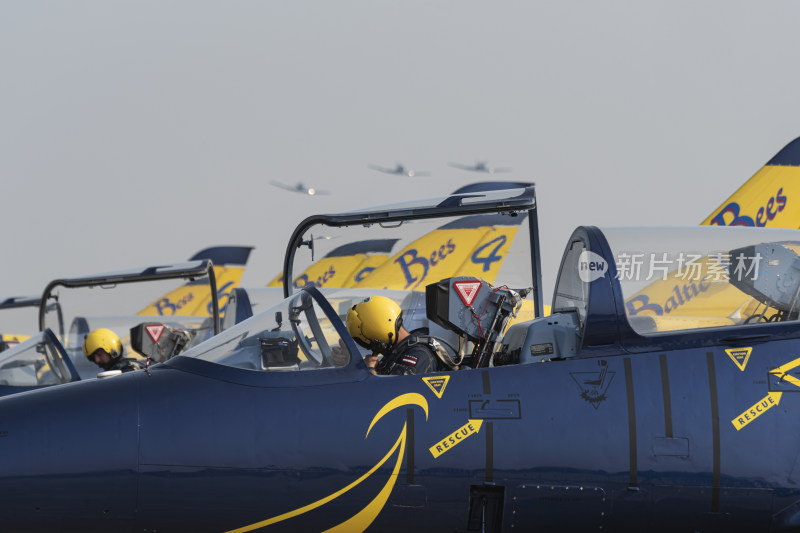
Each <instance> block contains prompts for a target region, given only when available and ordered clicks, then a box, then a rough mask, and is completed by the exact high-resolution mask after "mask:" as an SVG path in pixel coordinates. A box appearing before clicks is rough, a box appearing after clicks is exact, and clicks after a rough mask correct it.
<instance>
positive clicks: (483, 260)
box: [0, 186, 800, 532]
mask: <svg viewBox="0 0 800 533" xmlns="http://www.w3.org/2000/svg"><path fill="white" fill-rule="evenodd" d="M468 215H469V216H484V215H491V216H496V217H500V218H502V217H508V218H512V219H519V217H524V218H522V223H521V224H516V223H515V224H510V225H506V226H503V227H504V228H506V229H504V230H503V231H501V232H493V231H492V228H489V229H487V230H486V232H485V234H484V235H483V236H481V237H480V238H481V239H484V240H485V241H486V242H487V243H489V242H492V244H491V245H487V246H486V247H484V248H482V249H475V248H474V247H470V250H469V253H461V252H460V250H459V248H458V247H457V246H455V245H454V244H453V245H451V246H450V247H448V246H447V242H448V238H446V236H445V235H442V237H443V238H444V240H443V242H442V244H441V245H440V246H438V247H436V248H433V247H432V246H433V245H431V248H430V249H425V250H423V249H415V250H414V252H413V253H412V252H411V251H410V250H407V251H405V252H403V253H404V254H407V255H406V258H405V261H401V262H400V263H398V264H397V267H398V269H400V270H399V272H400V275H401V276H408V278H407V285H408V288H407V289H403V288H402V287H401V288H390V289H382V288H380V287H378V286H377V284H375V285H373V286H369V285H368V286H359V287H336V288H330V289H326V288H325V287H317V286H315V285H311V284H309V285H306V286H305V287H303V288H300V289H298V288H295V287H293V286H292V284H291V283H288V282H286V281H285V282H284V295H285V299H284V300H282V301H280V302H279V303H278V304H276V305H275V306H273V307H270V308H267V309H265V310H263V311H261V312H260V313H258V314H256V315H254V316H252V317H251V318H249V319H247V320H244V321H242V322H240V323H239V324H236V325H234V326H232V327H230V329H227V330H225V331H223V332H222V333H220V334H218V335H216V336H214V337H212V338H211V339H209V340H208V341H206V342H204V343H202V344H198V345H196V346H194V347H193V348H191V349H190V350H188V351H187V352H185V353H182V354H180V355H178V356H176V357H173V358H171V359H169V360H168V361H166V362H164V363H162V364H157V365H154V366H152V367H151V368H150V369H148V370H147V371H145V370H140V371H136V372H130V373H126V374H123V375H121V376H117V377H113V378H110V379H103V380H91V381H81V382H78V383H71V384H67V385H64V386H59V387H50V388H47V389H44V390H39V391H35V392H29V393H26V394H18V395H14V396H8V397H5V398H3V399H0V501H2V502H3V505H2V506H0V523H2V524H3V527H5V528H7V529H8V530H10V531H54V530H57V531H131V532H133V531H137V532H140V531H159V532H170V531H193V532H206V531H209V532H210V531H231V532H245V531H272V530H279V531H314V530H329V531H365V530H371V531H408V530H409V529H413V530H415V531H437V532H438V531H559V532H560V531H661V532H675V531H687V532H694V531H704V532H714V531H716V532H728V531H796V530H797V528H798V525H797V524H800V468H798V466H797V455H798V453H797V441H796V439H797V435H798V431H800V427H799V426H798V417H797V413H796V412H795V411H796V410H797V409H800V404H798V406H795V405H794V403H795V402H796V401H797V400H798V399H800V394H797V393H798V392H800V324H799V323H798V315H800V305H799V302H798V295H799V294H800V231H797V230H778V229H766V228H742V227H714V226H712V227H691V228H677V229H676V228H630V229H626V228H597V227H593V226H581V227H578V228H577V229H576V230H575V231H574V232H573V234H572V236H571V237H570V238H569V240H568V242H567V244H566V247H565V251H564V254H563V257H562V259H561V266H560V269H559V272H558V276H557V281H556V285H555V290H554V293H553V297H552V300H551V303H552V312H551V314H550V315H549V316H541V315H542V312H541V310H542V294H541V283H540V274H539V272H540V258H539V253H538V248H537V243H538V239H537V233H538V219H537V214H536V199H535V193H534V188H533V187H530V186H528V187H521V188H515V189H508V190H500V191H483V192H469V193H459V194H453V195H450V196H448V197H445V198H440V199H435V200H434V201H432V202H417V203H412V204H406V205H398V206H384V207H382V208H380V209H375V210H369V209H365V210H359V211H353V212H348V213H343V214H336V215H316V216H312V217H309V218H308V219H306V220H305V221H303V222H302V223H301V224H300V226H298V228H297V229H296V230H295V232H294V233H293V235H292V238H291V239H290V242H289V243H288V246H287V253H286V257H285V260H284V273H283V279H284V280H293V279H294V278H295V275H293V274H296V273H297V272H301V271H303V269H304V268H306V267H307V265H308V264H309V263H310V262H311V259H310V250H309V249H306V248H308V247H304V246H303V245H302V243H303V242H304V241H308V237H309V235H310V234H311V233H312V232H313V233H317V234H319V233H326V234H327V232H328V231H329V230H333V229H337V228H338V229H346V228H350V229H351V230H353V232H354V233H356V234H357V235H356V237H359V238H360V237H361V236H362V235H361V234H363V233H365V232H366V233H369V234H373V235H374V236H376V237H377V236H378V235H380V236H381V237H382V236H383V232H386V233H385V234H386V236H387V237H388V236H390V235H391V236H392V238H394V235H395V234H396V233H398V232H400V231H403V230H405V231H409V232H410V233H411V234H417V235H424V234H426V233H427V231H426V227H425V225H426V224H430V225H431V226H432V227H434V228H439V229H440V230H441V229H442V228H445V227H446V228H448V229H449V230H451V231H457V232H471V231H475V229H474V228H473V227H471V226H470V227H463V225H460V224H455V225H448V224H447V223H445V224H443V222H445V221H446V220H447V219H462V218H463V217H465V216H468ZM508 227H512V228H514V229H515V230H516V231H515V232H508V231H506V230H507V228H508ZM498 236H499V237H502V239H499V240H495V239H497V238H498ZM500 241H502V242H500ZM410 242H415V241H410ZM419 242H425V243H428V244H429V243H430V239H425V240H424V241H419ZM455 242H456V241H453V243H455ZM506 256H507V257H506ZM501 259H502V260H504V261H503V263H502V264H503V266H502V267H501V268H500V269H499V270H498V271H497V272H494V271H493V270H492V269H491V268H490V267H491V266H492V265H494V264H496V261H497V260H501ZM448 261H452V262H459V264H461V265H462V266H463V271H464V272H468V273H467V274H465V275H460V276H453V277H448V278H444V279H437V278H436V276H435V273H436V272H437V270H436V269H437V267H439V265H441V264H443V263H446V262H448ZM484 267H487V268H486V270H485V272H489V273H492V276H493V279H491V280H487V279H483V278H482V277H481V276H480V275H477V274H478V273H479V272H482V271H484V270H483V268H484ZM495 274H496V275H495ZM366 279H369V278H366ZM375 279H378V278H375ZM380 279H385V278H383V277H381V278H380ZM667 285H669V287H668V288H669V289H670V290H665V287H666V286H667ZM382 291H384V292H382ZM670 292H671V294H670ZM365 294H378V295H381V294H385V295H387V297H390V298H391V299H393V300H394V301H395V302H397V304H398V305H399V306H400V307H401V309H402V310H403V316H404V318H403V323H404V325H407V326H408V327H409V328H416V327H423V326H424V327H427V328H428V330H429V332H430V336H431V337H433V338H437V339H441V341H442V343H441V344H442V346H443V347H444V348H443V352H442V353H437V357H441V358H442V359H443V360H444V359H447V360H448V361H449V362H450V363H451V364H450V366H449V368H451V370H448V371H441V372H434V373H430V374H414V373H408V374H406V375H375V374H372V373H371V372H370V371H369V370H368V368H367V366H366V364H365V362H364V359H363V356H364V355H366V353H367V352H366V351H365V350H364V349H363V348H360V347H359V345H358V344H356V342H355V341H354V339H353V337H352V336H351V335H350V333H349V332H348V329H347V328H346V326H345V322H344V320H343V317H344V316H345V315H346V314H347V310H348V309H350V308H351V307H352V305H353V304H354V303H355V302H358V301H359V300H360V299H361V298H363V297H364V295H365ZM643 297H647V298H648V300H647V303H643V302H644V300H643ZM655 303H657V304H658V307H656V306H654V305H652V306H650V307H646V306H645V305H650V304H655ZM526 308H527V309H526ZM659 311H660V312H659ZM336 347H339V348H340V350H342V349H343V354H344V357H341V356H342V351H339V352H338V353H335V352H336V350H335V348H336Z"/></svg>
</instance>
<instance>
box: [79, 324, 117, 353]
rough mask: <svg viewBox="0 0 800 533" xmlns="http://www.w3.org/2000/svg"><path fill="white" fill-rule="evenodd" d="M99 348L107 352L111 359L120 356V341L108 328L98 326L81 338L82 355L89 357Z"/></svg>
mask: <svg viewBox="0 0 800 533" xmlns="http://www.w3.org/2000/svg"><path fill="white" fill-rule="evenodd" d="M100 348H102V349H103V350H104V351H105V352H106V353H107V354H109V355H110V356H111V359H112V360H113V359H118V358H120V357H122V342H121V341H120V340H119V337H118V336H117V334H116V333H114V332H113V331H111V330H110V329H106V328H98V329H96V330H94V331H92V332H91V333H89V334H88V335H86V338H85V339H83V355H85V356H86V357H88V358H89V359H91V358H92V355H94V352H96V351H97V350H98V349H100Z"/></svg>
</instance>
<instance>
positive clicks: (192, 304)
mask: <svg viewBox="0 0 800 533" xmlns="http://www.w3.org/2000/svg"><path fill="white" fill-rule="evenodd" d="M252 249H253V248H252V247H250V246H217V247H213V248H206V249H205V250H202V251H200V252H198V253H196V254H195V255H194V256H193V257H192V258H191V259H189V260H190V261H196V260H199V259H211V261H212V262H213V263H214V276H215V277H216V280H217V298H218V299H219V309H220V314H222V313H223V312H224V309H225V305H226V304H227V303H228V295H229V294H230V292H231V291H232V290H233V289H234V288H236V287H237V286H238V285H239V281H241V279H242V274H243V273H244V267H245V264H247V259H248V258H249V257H250V251H251V250H252ZM137 314H139V315H150V316H153V315H163V316H172V315H188V316H211V294H210V292H209V286H208V282H207V281H206V280H205V279H203V280H197V281H193V282H190V283H187V284H185V285H182V286H180V287H178V288H177V289H175V290H173V291H171V292H169V293H167V294H165V295H164V296H162V297H161V298H159V299H157V300H156V301H155V302H153V303H152V304H150V305H148V306H147V307H145V308H144V309H142V310H141V311H139V313H137Z"/></svg>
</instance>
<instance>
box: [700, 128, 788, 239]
mask: <svg viewBox="0 0 800 533" xmlns="http://www.w3.org/2000/svg"><path fill="white" fill-rule="evenodd" d="M795 203H796V204H797V205H795ZM701 225H712V226H713V225H716V226H755V227H764V226H769V227H773V228H788V229H797V228H800V138H797V139H795V140H793V141H792V142H790V143H789V144H787V145H786V146H785V147H784V148H783V149H782V150H781V151H780V152H778V153H777V154H776V155H775V157H773V158H772V159H770V160H769V161H768V162H767V164H766V165H764V166H763V167H762V168H761V170H759V171H758V172H756V173H755V174H754V175H753V177H751V178H750V179H749V180H747V181H746V182H745V183H744V185H742V186H741V187H739V189H737V191H736V192H734V193H733V194H732V195H731V196H730V198H728V199H727V200H725V201H724V202H722V204H720V206H719V207H718V208H717V209H715V210H714V211H712V213H711V215H709V216H708V218H706V219H705V220H704V221H703V222H701Z"/></svg>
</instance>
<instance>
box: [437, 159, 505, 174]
mask: <svg viewBox="0 0 800 533" xmlns="http://www.w3.org/2000/svg"><path fill="white" fill-rule="evenodd" d="M449 165H450V166H451V167H454V168H460V169H461V170H470V171H472V172H486V173H487V174H495V173H497V172H511V169H510V168H496V167H489V166H486V161H476V162H475V164H474V165H462V164H461V163H449Z"/></svg>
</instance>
